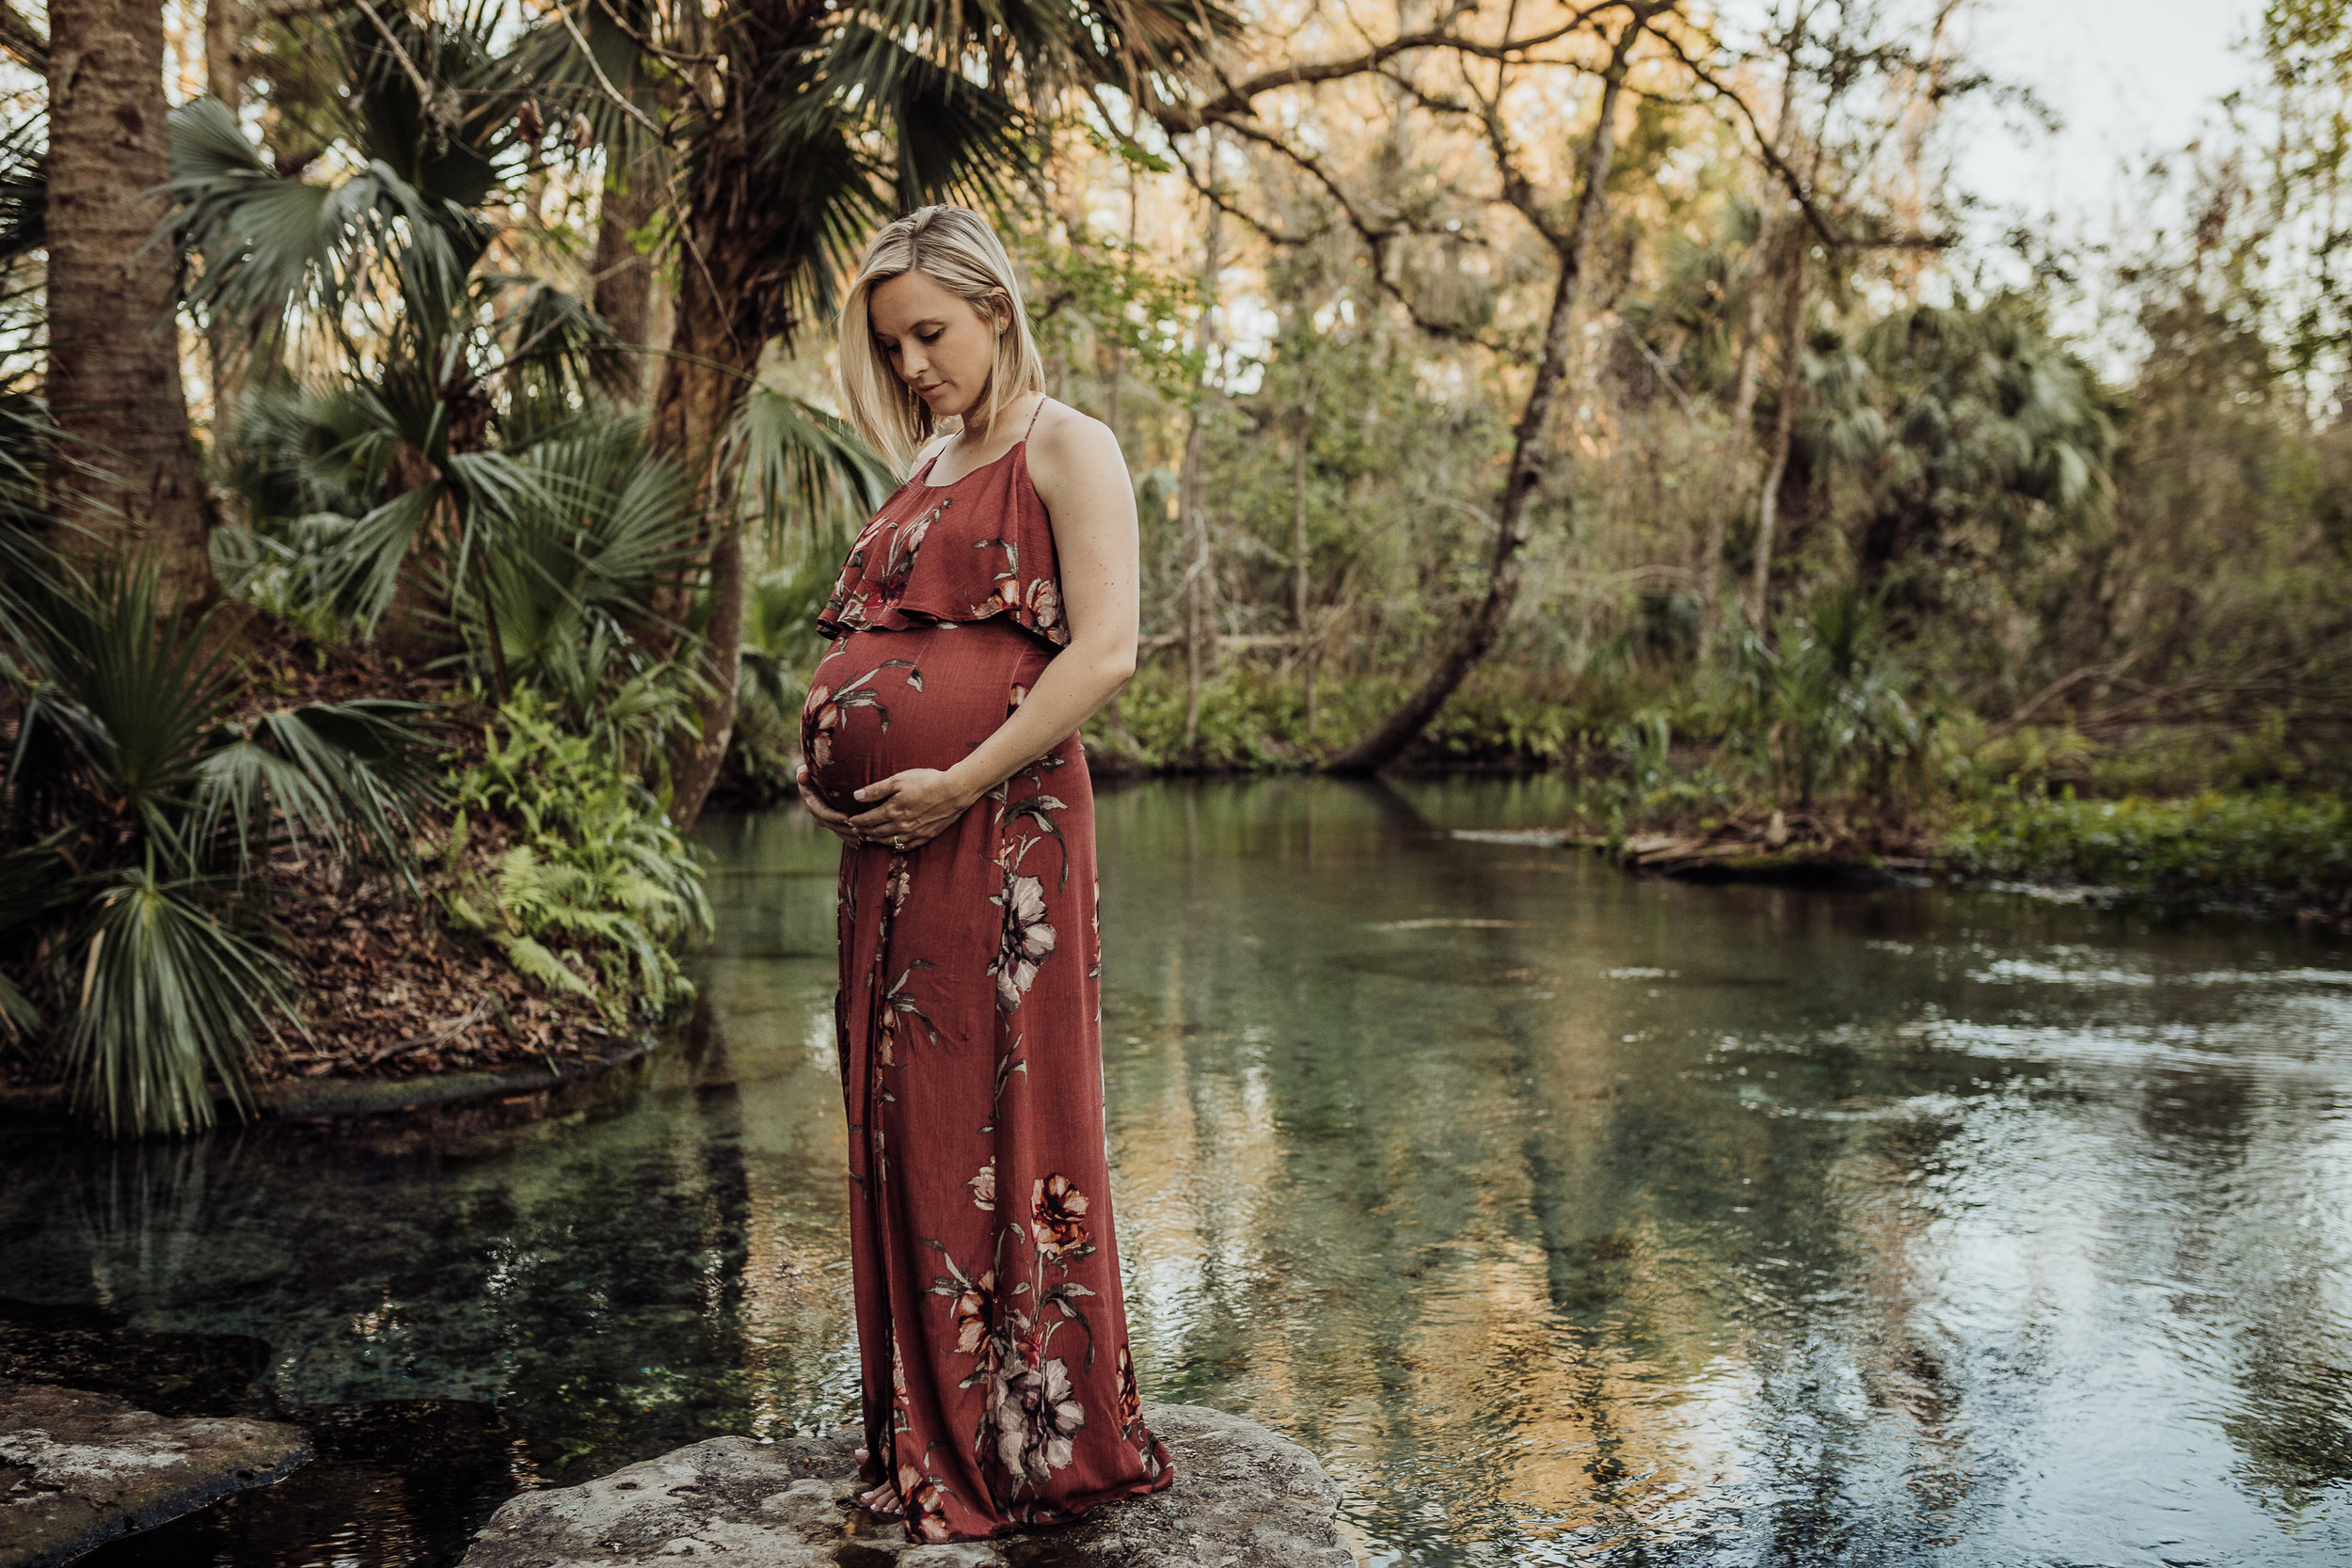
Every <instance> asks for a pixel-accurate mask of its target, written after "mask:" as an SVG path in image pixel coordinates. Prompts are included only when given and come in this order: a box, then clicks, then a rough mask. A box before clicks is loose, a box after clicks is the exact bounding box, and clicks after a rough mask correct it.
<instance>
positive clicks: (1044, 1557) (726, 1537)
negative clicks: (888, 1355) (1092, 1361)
mask: <svg viewBox="0 0 2352 1568" xmlns="http://www.w3.org/2000/svg"><path fill="white" fill-rule="evenodd" d="M1143 1415H1144V1419H1145V1420H1146V1421H1147V1422H1148V1423H1150V1425H1151V1428H1152V1431H1153V1432H1155V1433H1158V1434H1159V1437H1160V1440H1161V1441H1162V1442H1164V1443H1166V1444H1167V1445H1168V1453H1169V1456H1170V1457H1171V1458H1172V1459H1173V1460H1174V1461H1175V1465H1176V1483H1175V1484H1174V1485H1173V1486H1171V1487H1169V1488H1168V1490H1167V1491H1165V1492H1157V1493H1154V1494H1152V1496H1150V1497H1136V1498H1131V1499H1128V1500H1125V1501H1120V1502H1113V1503H1104V1504H1103V1505H1101V1506H1100V1507H1098V1508H1096V1509H1095V1510H1094V1512H1093V1513H1089V1514H1088V1515H1087V1516H1086V1517H1085V1518H1083V1519H1081V1520H1079V1521H1078V1522H1076V1523H1075V1524H1071V1525H1061V1526H1057V1527H1054V1528H1043V1529H1038V1530H1035V1531H1027V1532H1024V1533H1022V1534H1019V1535H1014V1536H1009V1537H1007V1538H1005V1539H1003V1540H999V1541H988V1542H977V1543H969V1544H954V1545H916V1544H913V1543H911V1542H908V1541H907V1540H905V1539H904V1532H903V1531H902V1530H901V1529H900V1528H899V1526H898V1523H897V1522H896V1521H894V1520H881V1521H877V1520H875V1519H873V1518H872V1517H871V1516H869V1515H868V1514H866V1513H865V1511H864V1510H862V1509H860V1508H859V1507H857V1505H856V1503H855V1501H854V1495H855V1493H856V1491H857V1484H856V1473H857V1465H856V1461H855V1460H854V1459H853V1458H852V1450H853V1449H855V1448H856V1447H857V1444H858V1441H859V1434H858V1433H857V1432H856V1430H855V1429H854V1428H848V1427H845V1428H842V1429H841V1430H839V1431H837V1432H835V1433H833V1434H832V1435H830V1436H826V1437H791V1438H786V1439H784V1440H782V1441H779V1442H776V1443H773V1444H764V1443H755V1442H754V1441H752V1440H751V1439H750V1438H748V1437H719V1438H714V1439H712V1440H711V1441H709V1442H707V1443H696V1444H695V1445H693V1446H692V1447H691V1448H685V1449H676V1450H675V1451H673V1452H670V1453H666V1454H663V1455H662V1456H661V1457H660V1458H659V1459H649V1460H646V1461H645V1462H644V1464H642V1465H630V1466H629V1467H628V1468H627V1469H625V1470H618V1471H615V1472H614V1473H613V1474H612V1475H609V1476H607V1477H605V1478H604V1479H603V1480H601V1481H589V1482H588V1483H587V1484H585V1485H583V1486H567V1487H564V1488H561V1489H558V1490H549V1491H546V1492H526V1493H524V1494H522V1495H521V1496H520V1497H511V1498H509V1499H508V1500H507V1502H506V1504H505V1506H503V1507H502V1508H501V1509H500V1510H499V1511H498V1513H497V1514H495V1515H494V1516H493V1517H492V1518H491V1520H490V1523H489V1527H488V1528H485V1530H484V1531H483V1532H482V1533H481V1534H480V1535H478V1536H476V1537H475V1538H474V1544H473V1549H472V1550H471V1551H469V1552H468V1553H467V1554H466V1560H465V1562H464V1563H463V1564H462V1568H573V1565H575V1564H577V1565H579V1568H587V1565H589V1564H595V1565H596V1568H628V1565H630V1564H636V1563H643V1564H646V1565H647V1568H656V1565H659V1568H672V1565H674V1564H676V1563H678V1562H679V1561H681V1560H706V1559H708V1560H717V1561H719V1562H723V1563H724V1564H726V1565H727V1568H999V1565H1003V1568H1353V1565H1354V1563H1355V1558H1354V1556H1353V1555H1352V1554H1351V1553H1350V1552H1349V1551H1348V1549H1347V1548H1346V1547H1345V1546H1343V1545H1342V1544H1340V1538H1339V1534H1338V1531H1337V1529H1336V1528H1335V1527H1334V1523H1333V1521H1334V1520H1335V1519H1336V1517H1337V1515H1338V1513H1339V1506H1340V1489H1339V1484H1338V1483H1337V1482H1336V1481H1332V1479H1331V1478H1330V1477H1329V1476H1327V1475H1326V1474H1324V1472H1323V1466H1322V1465H1318V1464H1316V1463H1315V1458H1314V1455H1312V1454H1311V1453H1309V1452H1308V1451H1307V1450H1306V1449H1302V1448H1300V1447H1299V1446H1298V1445H1297V1444H1295V1443H1293V1442H1290V1441H1289V1440H1287V1439H1285V1438H1283V1437H1280V1436H1278V1435H1276V1434H1275V1433H1272V1432H1269V1431H1267V1430H1266V1429H1265V1428H1264V1427H1263V1426H1260V1425H1259V1424H1258V1423H1257V1422H1255V1421H1252V1420H1248V1419H1247V1418H1243V1417H1240V1416H1229V1415H1227V1414H1225V1413H1224V1412H1222V1411H1218V1410H1210V1409H1207V1408H1205V1407H1203V1406H1201V1405H1197V1404H1152V1405H1146V1406H1144V1411H1143Z"/></svg>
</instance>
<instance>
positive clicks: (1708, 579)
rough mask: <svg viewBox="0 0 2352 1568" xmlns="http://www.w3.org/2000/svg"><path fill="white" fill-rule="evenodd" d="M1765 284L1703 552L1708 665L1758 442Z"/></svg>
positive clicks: (1757, 295)
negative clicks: (1728, 555)
mask: <svg viewBox="0 0 2352 1568" xmlns="http://www.w3.org/2000/svg"><path fill="white" fill-rule="evenodd" d="M1762 281H1763V280H1762V279H1761V278H1757V279H1754V280H1752V281H1751V282H1750V284H1749V287H1748V298H1747V303H1746V307H1745V309H1742V310H1741V311H1740V370H1739V373H1738V375H1737V377H1736V378H1735V379H1734V381H1733V383H1732V394H1731V439H1730V450H1728V451H1725V452H1724V460H1723V461H1724V483H1723V493H1722V494H1720V495H1718V496H1717V497H1716V498H1715V500H1714V504H1713V505H1712V506H1710V507H1709V508H1708V515H1707V538H1706V542H1705V543H1704V544H1702V545H1701V546H1699V657H1698V661H1699V662H1700V663H1701V664H1705V663H1706V662H1707V661H1708V659H1709V658H1711V657H1714V653H1715V638H1716V635H1717V633H1719V632H1720V631H1721V630H1722V628H1723V615H1724V607H1723V594H1724V534H1725V533H1727V532H1728V531H1730V530H1729V525H1730V522H1731V512H1732V508H1733V507H1735V506H1737V505H1738V504H1739V500H1740V494H1741V492H1742V491H1744V490H1745V489H1746V488H1747V466H1748V447H1749V444H1750V443H1751V442H1753V441H1754V440H1755V438H1756V436H1755V429H1754V427H1755V424H1756V382H1757V380H1758V379H1759V378H1758V376H1757V375H1756V363H1757V360H1758V359H1759V358H1760V357H1761V356H1760V355H1759V354H1758V352H1757V350H1758V343H1757V340H1758V339H1760V338H1761V337H1762V336H1763V335H1764V324H1763V323H1762V322H1761V321H1760V320H1758V318H1759V317H1760V316H1762V315H1763V313H1764V299H1763V289H1762V287H1761V284H1762Z"/></svg>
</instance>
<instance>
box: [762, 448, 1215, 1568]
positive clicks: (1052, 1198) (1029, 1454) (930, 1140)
mask: <svg viewBox="0 0 2352 1568" xmlns="http://www.w3.org/2000/svg"><path fill="white" fill-rule="evenodd" d="M1033 422H1034V421H1033ZM1026 449H1027V436H1023V439H1022V442H1021V443H1020V444H1019V445H1016V446H1015V447H1014V448H1013V449H1012V451H1009V452H1008V453H1006V454H1005V455H1004V456H1003V457H1001V458H999V459H997V460H996V461H995V462H994V463H991V464H988V465H986V466H984V467H979V468H976V469H974V470H973V471H972V472H971V473H968V474H966V475H964V476H963V477H962V478H961V479H959V480H957V481H955V482H954V483H949V484H943V485H936V486H934V485H931V484H929V483H926V481H927V480H928V478H929V475H930V464H929V463H926V464H925V465H924V466H923V467H922V468H921V469H920V470H918V471H917V472H916V473H915V474H914V477H913V478H912V479H910V480H909V481H908V482H907V483H905V484H903V485H901V486H900V487H899V489H898V493H897V494H895V495H893V496H892V497H891V498H890V499H889V500H887V501H885V502H884V503H883V504H882V510H881V511H880V512H878V513H876V514H875V515H874V517H873V520H872V521H870V522H868V523H867V524H866V528H865V530H864V531H863V532H861V533H860V534H859V535H858V539H857V543H856V544H855V545H854V546H852V547H851V548H850V557H849V561H848V562H847V563H846V564H845V565H844V566H843V568H842V572H841V579H840V582H839V584H838V586H837V587H836V588H835V589H834V595H833V598H832V600H831V602H830V603H829V604H828V605H827V606H826V608H825V610H824V611H823V613H822V614H820V615H819V616H818V623H817V624H818V627H819V628H820V629H821V630H822V631H823V632H824V633H825V634H826V635H827V636H828V637H830V638H832V639H833V640H834V641H833V644H832V646H831V647H830V648H829V649H828V650H827V651H826V655H825V658H824V660H823V662H822V663H820V664H819V665H818V669H817V673H816V676H815V678H814V680H813V681H812V683H811V685H810V688H809V693H808V701H807V704H806V705H805V707H804V708H803V713H802V719H801V730H802V745H803V753H804V755H805V756H806V758H807V761H808V766H809V771H810V776H811V781H812V783H814V784H816V785H817V787H818V789H819V790H821V791H822V792H823V793H824V795H825V796H826V798H827V799H828V800H830V801H831V802H832V803H833V804H834V805H835V806H836V807H838V808H839V809H841V810H844V811H849V812H852V813H854V812H857V811H862V810H865V809H866V807H865V806H863V805H860V804H859V803H857V802H855V801H853V800H850V798H849V797H850V792H851V791H852V790H855V789H856V788H858V787H859V786H860V785H862V784H868V783H870V782H872V781H873V780H876V779H880V778H884V777H887V776H888V775H890V774H892V773H896V772H898V771H900V770H901V769H903V768H947V767H949V766H951V765H952V764H954V763H955V762H956V761H958V760H959V759H960V758H961V757H962V756H964V755H965V754H967V753H968V752H971V751H972V750H974V749H975V748H977V746H978V745H979V744H980V743H981V742H982V741H984V740H986V739H987V738H988V737H989V736H990V735H992V734H993V733H994V731H995V730H996V728H997V726H998V725H1000V724H1001V723H1003V722H1004V721H1005V719H1006V717H1007V716H1008V715H1009V714H1010V713H1011V711H1012V710H1013V709H1014V708H1016V707H1018V706H1020V705H1021V702H1022V700H1023V698H1025V696H1026V695H1027V694H1028V691H1029V689H1030V688H1031V687H1032V686H1034V685H1035V684H1036V681H1037V677H1038V676H1039V675H1040V674H1041V673H1043V671H1044V669H1045V666H1046V664H1047V662H1048V661H1049V660H1051V658H1052V657H1053V656H1054V654H1055V652H1056V650H1057V649H1058V648H1060V647H1062V646H1064V645H1066V644H1067V643H1068V641H1069V632H1068V629H1067V628H1066V627H1065V626H1064V625H1063V622H1062V617H1061V593H1060V584H1059V581H1058V579H1057V575H1056V574H1057V562H1056V559H1055V554H1054V538H1053V531H1052V528H1051V525H1050V524H1049V522H1048V520H1047V517H1046V515H1045V508H1044V505H1043V503H1042V502H1041V501H1040V500H1039V499H1038V495H1037V491H1036V489H1035V487H1034V486H1033V485H1032V484H1031V483H1030V482H1029V473H1028V467H1027V453H1026ZM1095 895H1096V884H1095V869H1094V802H1093V794H1092V791H1091V789H1090V787H1089V783H1088V779H1087V766H1086V757H1085V753H1084V752H1083V751H1082V750H1081V749H1080V746H1079V743H1078V738H1077V736H1074V735H1073V736H1070V737H1069V738H1067V739H1065V740H1064V741H1062V742H1061V743H1060V744H1059V745H1058V746H1057V747H1055V748H1054V750H1053V751H1052V752H1048V753H1047V754H1046V755H1044V756H1043V757H1041V758H1040V759H1039V760H1038V761H1036V762H1035V763H1033V764H1031V765H1030V766H1029V767H1027V768H1024V769H1022V770H1021V771H1020V772H1018V773H1016V774H1014V775H1013V776H1012V777H1011V778H1010V779H1009V780H1007V781H1006V782H1005V783H1004V784H1001V785H999V786H998V787H997V788H996V789H994V790H993V791H991V792H990V793H989V794H988V795H987V796H985V797H983V798H982V799H981V800H979V801H978V802H977V804H975V805H974V806H973V807H972V809H971V810H969V811H967V812H965V813H964V814H963V816H961V817H960V818H959V819H958V820H957V821H956V823H955V824H954V825H953V826H952V827H950V828H949V829H948V830H947V831H946V832H944V833H942V834H941V835H940V836H939V837H937V838H935V839H933V840H931V841H930V843H928V844H925V845H922V846H921V847H917V848H914V849H911V850H907V851H905V852H903V853H901V852H897V851H893V850H891V849H890V848H888V847H886V846H867V847H844V849H843V851H842V856H841V875H840V887H839V905H838V923H839V928H840V943H841V985H840V990H839V992H838V994H837V996H836V999H835V1002H834V1024H835V1030H836V1038H837V1039H838V1041H839V1047H840V1064H841V1086H842V1097H843V1100H844V1101H845V1103H846V1106H847V1109H848V1112H849V1122H850V1250H851V1258H852V1259H853V1263H854V1268H855V1276H856V1291H857V1330H858V1353H859V1361H860V1369H861V1370H862V1372H863V1374H864V1379H865V1402H864V1415H865V1421H866V1448H867V1451H868V1453H869V1454H870V1455H871V1456H872V1458H871V1459H870V1461H869V1464H868V1473H867V1476H866V1480H867V1481H868V1482H869V1483H871V1482H874V1481H881V1480H883V1479H885V1478H887V1479H890V1480H893V1481H896V1482H897V1483H898V1493H899V1496H900V1497H901V1499H902V1500H903V1501H904V1503H905V1505H906V1528H907V1533H908V1535H909V1536H910V1537H911V1538H912V1539H914V1540H917V1541H961V1540H978V1539H984V1538H987V1537H990V1536H994V1535H1001V1534H1004V1533H1005V1532H1007V1531H1009V1530H1012V1529H1015V1528H1020V1527H1022V1526H1025V1525H1037V1524H1054V1523H1058V1522H1060V1521H1064V1520H1068V1519H1072V1518H1074V1517H1076V1516H1077V1515H1079V1514H1081V1513H1085V1512H1086V1511H1087V1510H1088V1509H1089V1508H1091V1507H1093V1506H1094V1505H1095V1504H1096V1503H1099V1502H1102V1501H1104V1500H1106V1499H1109V1498H1114V1497H1133V1496H1137V1495H1140V1494H1142V1493H1147V1492H1155V1491H1158V1490H1159V1489H1160V1488H1162V1487H1164V1486H1167V1485H1168V1483H1169V1482H1170V1481H1172V1480H1173V1479H1174V1472H1173V1471H1172V1469H1171V1468H1170V1466H1169V1464H1168V1451H1167V1449H1165V1448H1163V1447H1162V1446H1161V1444H1160V1442H1159V1439H1158V1438H1156V1437H1154V1436H1153V1435H1152V1433H1151V1432H1149V1431H1148V1430H1147V1429H1146V1428H1145V1426H1144V1424H1143V1419H1142V1415H1141V1403H1140V1400H1139V1397H1138V1395H1137V1392H1136V1374H1135V1364H1134V1361H1133V1358H1132V1357H1131V1356H1130V1354H1129V1353H1128V1342H1127V1318H1126V1307H1125V1303H1124V1299H1123V1297H1122V1294H1121V1291H1120V1277H1119V1253H1118V1248H1117V1246H1116V1244H1115V1243H1114V1242H1113V1239H1112V1231H1111V1210H1110V1194H1109V1190H1108V1185H1107V1180H1106V1178H1107V1168H1108V1153H1107V1148H1106V1146H1105V1140H1104V1125H1103V1052H1102V1008H1101V991H1102V978H1101V977H1102V947H1101V939H1100V935H1099V932H1098V929H1097V927H1096V922H1095Z"/></svg>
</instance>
